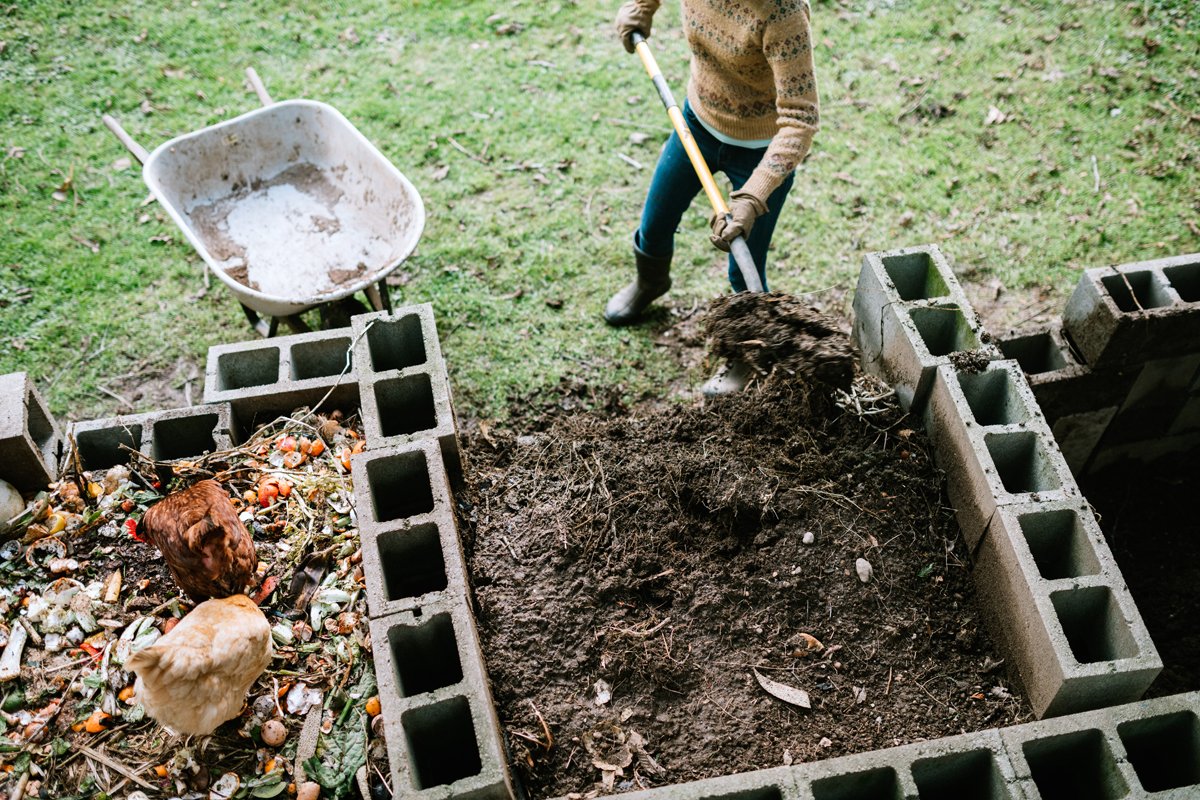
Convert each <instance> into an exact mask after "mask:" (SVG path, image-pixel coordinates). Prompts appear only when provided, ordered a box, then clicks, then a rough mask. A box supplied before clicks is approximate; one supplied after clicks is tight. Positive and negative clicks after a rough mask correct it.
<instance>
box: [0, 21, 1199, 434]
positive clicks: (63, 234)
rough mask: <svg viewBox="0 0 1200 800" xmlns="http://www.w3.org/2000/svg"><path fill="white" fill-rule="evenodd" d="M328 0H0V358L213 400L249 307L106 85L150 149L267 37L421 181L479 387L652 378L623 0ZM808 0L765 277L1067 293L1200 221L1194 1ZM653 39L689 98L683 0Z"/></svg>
mask: <svg viewBox="0 0 1200 800" xmlns="http://www.w3.org/2000/svg"><path fill="white" fill-rule="evenodd" d="M317 5H319V6H320V8H319V9H318V10H313V11H301V10H297V9H296V8H295V4H291V3H279V2H265V1H264V0H256V1H255V2H245V3H236V2H216V0H189V2H178V1H177V0H176V1H172V2H167V3H149V2H137V0H133V2H129V1H128V0H127V1H126V2H120V3H118V2H78V3H69V4H67V3H61V2H54V1H50V0H45V1H39V0H22V2H21V3H19V4H15V5H9V6H6V7H4V8H3V9H0V228H2V230H3V233H2V234H0V237H2V238H0V373H5V372H12V371H19V370H24V371H27V372H29V373H31V374H32V376H33V377H34V379H35V380H36V383H37V385H38V386H39V388H40V389H41V390H42V391H43V392H44V393H45V394H46V395H47V396H48V399H49V402H50V405H51V408H52V410H53V412H54V413H55V414H57V415H59V416H60V418H65V419H81V418H89V417H95V416H99V415H108V414H115V413H122V412H128V411H131V410H134V409H136V410H138V411H147V410H153V409H154V408H155V407H156V406H155V405H154V403H155V402H157V399H156V398H160V396H157V395H155V394H154V393H152V392H147V391H145V390H144V387H145V386H146V385H148V384H152V383H166V384H167V385H169V386H170V387H171V388H172V389H174V390H180V389H182V387H184V386H185V385H186V384H187V383H188V381H189V379H192V384H191V391H192V393H193V397H195V398H197V399H198V398H199V394H200V391H201V384H202V378H201V377H197V376H198V375H202V373H203V363H204V357H205V352H206V349H207V348H208V346H210V345H213V344H218V343H224V342H230V341H237V340H241V339H246V338H250V334H251V332H250V329H249V327H248V326H247V325H246V323H245V320H244V318H243V317H242V314H241V311H240V309H239V308H238V306H237V304H236V303H235V301H234V299H233V295H232V294H230V293H229V292H228V291H227V290H225V288H224V287H223V285H222V284H220V283H219V282H218V281H215V280H214V281H212V282H211V287H208V288H206V285H205V281H204V280H203V272H204V265H203V263H202V261H201V260H200V258H199V257H198V256H197V255H196V253H195V252H194V251H193V250H192V248H191V246H190V245H189V244H188V243H187V242H186V240H185V239H184V238H183V236H182V235H181V234H180V232H179V231H178V230H177V229H176V228H175V227H174V225H173V224H172V223H171V221H170V220H169V219H168V218H167V217H166V215H165V213H164V212H163V211H162V210H161V209H160V208H159V207H158V206H157V205H155V204H152V203H151V204H145V203H143V200H144V199H145V198H146V197H147V190H146V188H145V186H144V184H143V183H142V180H141V177H140V175H139V172H138V168H137V165H136V163H134V164H132V165H131V164H130V163H129V158H128V156H127V154H126V153H125V151H124V149H123V148H122V147H121V146H120V145H119V143H118V142H117V141H116V139H115V138H113V136H112V135H111V134H110V133H109V132H108V131H107V129H106V128H105V127H104V126H103V124H102V123H101V121H100V116H101V114H103V113H111V114H113V115H115V116H117V117H118V118H119V119H120V120H121V121H122V122H123V123H124V125H125V127H126V128H127V129H128V130H129V131H130V133H132V134H133V135H134V136H135V138H137V139H138V140H139V141H140V142H141V143H142V144H143V145H145V146H147V147H150V148H152V147H154V146H156V145H158V144H159V143H161V142H163V141H165V140H166V139H168V138H170V137H173V136H176V135H178V134H181V133H185V132H188V131H191V130H195V129H197V128H200V127H203V126H206V125H209V124H212V123H215V122H217V121H219V120H223V119H227V118H229V117H232V116H234V115H236V114H239V113H241V112H244V111H247V110H250V109H251V108H253V107H255V105H256V103H257V101H256V99H255V96H254V94H253V93H252V92H251V91H250V90H249V89H248V87H247V85H246V83H245V81H244V78H243V70H244V69H245V67H247V66H254V67H255V68H256V69H257V70H258V72H259V73H260V74H261V75H262V77H263V79H264V81H265V82H266V85H267V87H268V89H269V90H270V91H271V93H272V94H273V95H274V96H275V98H276V99H284V98H290V97H308V98H312V99H316V100H322V101H325V102H327V103H329V104H331V105H333V106H334V107H336V108H337V109H338V110H340V111H341V112H342V113H343V114H345V115H346V116H347V117H348V118H349V119H350V120H351V122H353V123H354V124H355V125H356V126H357V127H358V128H359V129H360V130H361V131H362V132H363V133H364V134H365V135H366V136H367V138H369V139H370V140H371V141H372V142H374V143H375V144H376V145H377V146H378V147H379V148H380V149H381V150H382V151H383V152H384V153H385V154H386V155H387V156H388V157H389V158H390V159H391V160H392V161H393V163H395V164H396V166H397V167H398V168H399V169H400V170H401V171H402V172H404V173H405V174H406V175H407V176H408V177H409V178H410V179H411V180H412V181H413V183H414V184H416V186H417V188H418V190H419V191H420V192H421V194H422V196H423V198H424V200H425V204H426V208H427V213H428V215H429V217H428V223H427V226H426V229H425V233H424V236H423V238H422V242H421V245H420V247H419V249H418V252H417V254H416V255H415V256H413V257H412V258H410V259H409V260H408V261H407V262H405V263H404V264H403V265H402V266H401V267H400V268H399V270H397V272H396V273H394V275H395V277H396V278H397V280H398V282H399V283H400V285H397V286H395V287H393V290H392V291H393V297H394V299H396V300H397V301H399V302H425V301H429V302H432V303H433V305H434V308H435V310H436V314H437V318H438V324H439V328H440V333H441V337H442V345H443V349H444V352H445V355H446V359H447V362H448V365H449V369H450V374H451V377H452V380H453V382H454V384H455V391H456V400H457V403H458V405H459V412H460V414H465V415H478V416H487V417H501V416H503V415H504V412H505V408H506V406H507V404H508V403H509V402H510V401H511V400H512V398H514V397H519V396H523V395H526V394H528V393H529V392H531V391H536V390H538V389H540V388H544V387H547V386H551V385H554V384H556V383H558V382H559V380H560V379H561V378H562V377H563V376H573V377H579V378H582V379H584V380H586V381H588V382H593V383H597V382H605V383H611V382H616V383H620V384H622V385H623V386H624V387H625V389H626V391H627V392H628V393H629V394H630V395H631V396H633V397H636V396H640V395H642V394H645V393H648V392H655V391H658V390H659V389H660V387H661V386H662V384H663V383H664V382H665V381H667V380H670V379H672V378H678V377H680V373H681V370H682V369H683V368H682V367H680V366H679V365H678V364H677V363H676V362H675V361H673V360H672V359H671V357H670V356H669V355H668V354H666V353H664V352H662V351H661V349H659V348H656V347H655V345H654V339H655V336H656V333H657V332H658V331H661V329H662V328H663V327H665V326H667V325H669V324H670V322H671V318H670V316H669V315H667V314H660V315H658V316H657V317H656V318H654V320H653V321H652V323H651V324H650V325H648V326H645V327H641V328H634V329H629V330H622V331H615V330H612V329H609V328H607V327H606V326H605V325H604V323H603V322H602V321H601V319H600V310H601V308H602V307H603V304H604V302H605V300H606V299H607V297H608V296H609V295H610V294H611V292H612V291H614V290H615V289H617V288H619V286H621V285H622V284H623V283H624V282H625V281H626V280H627V279H628V277H629V274H630V270H631V263H630V257H629V239H630V235H631V232H632V229H633V227H634V225H635V224H636V219H637V216H638V213H639V211H640V206H641V202H642V199H643V194H644V192H645V189H646V186H647V185H648V182H649V177H650V170H651V169H652V166H653V164H654V161H655V157H656V154H657V151H658V148H659V146H660V144H661V142H662V141H663V140H664V139H665V137H666V135H667V133H668V130H669V128H668V122H667V119H666V116H665V115H664V114H663V113H662V110H661V107H660V106H659V104H658V100H657V97H656V96H655V94H654V91H653V88H652V87H651V85H650V84H649V81H648V80H647V79H646V77H645V74H644V73H643V72H642V71H641V67H640V64H639V63H638V62H637V60H636V58H635V57H633V56H629V55H627V54H626V53H625V52H624V50H623V49H622V48H621V47H620V45H619V44H618V43H617V42H616V40H615V37H614V36H613V34H612V26H611V19H612V17H613V15H614V12H615V10H616V7H617V5H618V2H617V0H608V1H606V2H592V1H591V0H580V2H571V1H570V0H558V1H555V0H552V2H549V3H531V2H522V1H520V0H518V1H517V2H496V1H493V2H477V1H476V0H456V2H444V1H443V0H424V1H423V2H421V1H418V0H390V2H357V3H346V4H342V3H337V4H324V5H322V4H317ZM813 25H814V35H815V39H816V48H815V56H816V63H817V68H818V79H819V87H820V91H821V96H822V117H823V120H822V131H821V133H820V134H819V135H818V138H817V141H816V144H815V147H814V150H813V152H812V154H811V156H810V157H809V159H808V160H807V162H806V163H805V164H804V165H803V166H802V167H801V168H800V170H799V176H798V180H797V182H796V188H795V189H794V190H793V193H792V197H791V200H790V204H791V206H792V207H791V208H788V209H787V210H786V211H785V213H784V216H783V219H782V221H781V223H780V227H779V229H778V232H777V234H776V240H775V249H774V252H773V254H772V260H771V268H770V269H771V278H772V284H773V288H776V289H779V290H783V291H788V292H792V293H796V294H800V293H806V292H814V291H821V290H826V289H829V288H832V287H840V288H842V289H844V290H849V289H852V288H853V285H854V282H855V280H856V277H857V273H858V265H859V262H860V260H861V256H862V254H863V253H864V252H867V251H870V250H878V249H890V248H894V247H898V246H904V245H909V244H918V243H923V242H937V243H939V244H940V245H941V246H942V248H943V249H944V250H945V251H946V252H947V253H948V255H950V257H951V258H952V259H953V261H954V262H955V263H956V269H957V271H958V274H959V275H960V277H962V278H963V280H964V281H967V282H969V283H970V284H972V285H975V286H979V287H990V289H991V290H994V289H995V288H996V287H999V286H1003V287H1005V288H1006V289H1007V290H1008V291H1009V292H1014V293H1016V296H1020V292H1021V291H1023V290H1030V289H1036V290H1038V291H1039V292H1040V293H1041V296H1044V297H1048V298H1049V299H1050V300H1051V301H1054V302H1055V303H1056V308H1061V303H1062V301H1063V300H1065V298H1066V296H1067V295H1068V294H1069V293H1070V291H1071V289H1072V288H1073V286H1074V284H1075V282H1076V279H1077V273H1078V271H1079V270H1080V269H1081V268H1085V267H1090V266H1098V265H1103V264H1108V263H1119V262H1127V261H1136V260H1142V259H1147V258H1154V257H1159V256H1165V255H1174V254H1179V253H1187V252H1195V251H1197V250H1200V169H1198V167H1200V45H1198V43H1200V12H1197V11H1195V10H1194V8H1193V5H1192V3H1190V2H1189V1H1188V0H1177V2H1166V0H1158V1H1157V2H1144V3H1111V2H1083V1H1082V0H1076V1H1075V2H1069V1H1067V2H1063V1H1061V0H1055V1H1054V2H1049V1H1048V2H1027V3H1002V2H995V1H992V0H988V1H986V2H980V3H972V4H963V3H946V2H939V1H938V0H895V2H866V3H858V2H849V1H848V0H847V1H846V2H842V3H834V2H819V1H818V2H815V4H814V8H813ZM651 44H652V45H653V46H654V48H655V52H656V54H657V55H658V59H659V62H660V64H661V65H662V67H663V69H664V72H665V73H666V74H667V77H668V80H669V81H670V83H671V84H672V86H673V87H674V88H675V91H676V94H677V95H678V96H680V97H682V96H683V89H684V84H685V80H686V75H687V62H686V54H687V49H686V44H685V42H684V40H683V38H682V35H681V33H680V30H679V17H678V8H677V5H676V3H674V2H672V0H667V2H665V3H664V8H663V9H662V11H661V12H660V14H659V18H658V19H657V20H656V22H655V28H654V35H653V38H652V40H651ZM635 134H647V135H648V137H640V136H636V135H635ZM637 165H640V167H641V168H639V167H638V166H637ZM706 216H707V214H706V211H705V209H704V208H703V207H702V206H701V204H700V202H697V204H696V205H695V206H694V209H693V213H692V214H691V215H690V216H689V217H688V218H687V219H685V222H684V224H683V226H682V229H681V231H680V235H679V237H678V239H677V251H676V264H677V269H676V271H675V276H676V283H675V286H676V288H675V289H674V290H673V292H672V294H671V296H670V305H671V307H672V308H676V309H684V310H686V309H689V308H691V307H693V306H694V305H697V304H703V303H704V302H706V301H707V299H708V298H710V297H711V296H713V295H714V294H716V293H718V292H721V291H723V290H724V289H725V288H726V284H725V279H724V264H723V261H722V258H721V257H720V255H719V254H718V253H717V252H716V251H715V250H713V249H712V247H711V246H710V245H709V243H708V240H707V236H706V232H707V223H706V221H705V220H706ZM830 296H831V297H837V298H841V297H842V295H841V294H832V295H830ZM838 302H841V300H840V299H839V300H838ZM686 377H688V378H689V379H694V380H697V381H698V380H700V379H702V377H703V376H702V375H701V374H700V373H699V372H697V374H695V375H694V376H686ZM118 397H119V398H123V399H118Z"/></svg>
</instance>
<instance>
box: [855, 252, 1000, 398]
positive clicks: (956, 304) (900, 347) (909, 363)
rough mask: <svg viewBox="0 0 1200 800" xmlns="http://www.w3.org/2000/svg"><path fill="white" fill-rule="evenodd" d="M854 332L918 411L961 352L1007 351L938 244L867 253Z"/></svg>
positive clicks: (988, 354) (866, 365) (876, 371)
mask: <svg viewBox="0 0 1200 800" xmlns="http://www.w3.org/2000/svg"><path fill="white" fill-rule="evenodd" d="M853 338H854V341H855V343H856V344H857V345H858V347H859V349H860V351H861V353H862V365H863V369H864V370H866V371H867V372H869V373H871V374H873V375H877V376H879V377H880V378H882V379H883V380H885V381H887V382H888V383H889V384H891V385H892V387H893V388H894V389H895V390H896V394H897V397H898V398H899V400H900V404H901V406H903V407H904V408H905V409H907V410H910V411H913V412H914V413H919V412H920V411H921V409H922V408H923V406H924V402H925V398H926V396H927V395H928V392H929V389H930V387H931V386H932V382H933V371H934V370H935V369H936V368H937V367H938V366H940V365H942V364H947V363H950V362H951V361H953V360H954V359H955V357H956V356H955V354H958V353H967V352H970V353H972V354H974V355H977V356H978V355H982V356H983V357H984V358H986V359H989V360H990V359H994V358H998V357H999V356H1000V351H999V350H998V349H996V347H995V346H994V345H992V344H990V343H987V341H986V340H988V339H989V338H990V337H989V336H988V335H987V334H986V333H985V332H984V331H983V329H982V324H981V323H980V321H979V317H978V316H977V315H976V314H975V311H974V309H972V308H971V304H970V303H969V302H968V301H967V297H966V294H965V293H964V292H963V291H962V288H961V287H960V286H959V284H958V281H957V279H955V277H954V274H953V273H952V272H951V271H950V269H949V266H948V264H947V263H946V261H945V258H944V257H943V256H942V254H941V251H939V250H938V249H937V247H936V246H934V245H928V246H924V247H917V248H905V249H903V250H894V251H890V252H884V253H868V254H867V255H866V256H865V257H864V258H863V269H862V271H861V272H860V273H859V282H858V288H857V289H856V291H855V296H854V327H853Z"/></svg>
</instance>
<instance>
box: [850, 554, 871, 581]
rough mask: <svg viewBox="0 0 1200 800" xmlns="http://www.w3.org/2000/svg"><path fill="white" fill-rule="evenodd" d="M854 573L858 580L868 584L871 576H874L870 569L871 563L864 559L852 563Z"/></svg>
mask: <svg viewBox="0 0 1200 800" xmlns="http://www.w3.org/2000/svg"><path fill="white" fill-rule="evenodd" d="M854 571H855V572H857V573H858V579H859V580H860V581H862V582H863V583H868V582H869V581H870V580H871V576H872V575H874V574H875V570H873V569H872V568H871V562H870V561H867V560H866V559H865V558H860V559H858V560H857V561H855V562H854Z"/></svg>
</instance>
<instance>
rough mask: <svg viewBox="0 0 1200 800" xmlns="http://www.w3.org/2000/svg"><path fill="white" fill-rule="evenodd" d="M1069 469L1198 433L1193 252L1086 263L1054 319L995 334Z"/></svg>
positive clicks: (1153, 449) (1199, 362)
mask: <svg viewBox="0 0 1200 800" xmlns="http://www.w3.org/2000/svg"><path fill="white" fill-rule="evenodd" d="M998 344H999V347H1000V349H1001V350H1002V351H1003V352H1004V353H1005V354H1006V355H1008V356H1010V357H1012V358H1016V359H1017V360H1018V361H1019V362H1020V363H1021V366H1022V368H1023V369H1024V370H1025V371H1026V373H1027V374H1028V376H1029V381H1030V384H1031V385H1032V386H1033V389H1034V394H1035V395H1036V396H1037V398H1038V402H1039V403H1040V404H1041V406H1042V410H1043V412H1044V414H1045V415H1046V418H1047V419H1048V421H1049V423H1050V425H1051V427H1052V429H1053V431H1054V435H1055V438H1056V440H1057V441H1058V442H1059V446H1060V447H1061V448H1062V450H1063V453H1064V456H1065V457H1066V458H1067V461H1068V463H1069V464H1070V466H1071V469H1072V470H1073V471H1074V472H1075V473H1076V474H1077V475H1084V474H1088V473H1092V472H1096V471H1100V470H1103V469H1105V468H1107V467H1110V466H1114V465H1117V464H1120V463H1124V462H1132V463H1149V462H1152V461H1155V460H1157V459H1159V458H1163V457H1165V456H1168V455H1172V454H1176V453H1180V452H1188V451H1190V450H1192V449H1193V448H1194V447H1195V445H1196V443H1197V440H1198V439H1200V399H1198V398H1200V254H1192V255H1183V256H1176V257H1172V258H1165V259H1158V260H1155V261H1144V262H1138V263H1134V264H1125V265H1121V266H1117V267H1103V268H1097V269H1090V270H1087V271H1086V272H1085V273H1084V274H1083V275H1082V276H1081V277H1080V280H1079V284H1078V285H1077V286H1076V288H1075V291H1074V293H1073V294H1072V296H1071V298H1070V300H1069V301H1068V303H1067V306H1066V308H1065V309H1064V311H1063V317H1062V326H1061V327H1060V326H1058V325H1054V326H1051V327H1049V328H1041V329H1038V330H1035V331H1030V332H1022V333H1014V334H1010V335H1007V336H1005V337H1002V338H1001V339H1000V340H999V341H998Z"/></svg>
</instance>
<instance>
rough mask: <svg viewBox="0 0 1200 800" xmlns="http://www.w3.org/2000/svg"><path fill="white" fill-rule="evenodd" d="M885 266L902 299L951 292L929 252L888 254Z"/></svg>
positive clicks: (917, 298)
mask: <svg viewBox="0 0 1200 800" xmlns="http://www.w3.org/2000/svg"><path fill="white" fill-rule="evenodd" d="M883 268H884V270H886V271H887V275H888V277H889V278H891V279H892V283H894V284H895V285H896V292H897V293H898V294H899V295H900V299H901V300H928V299H930V298H934V297H945V296H947V295H949V294H950V289H949V287H947V286H946V279H945V278H943V277H942V274H941V273H940V272H938V269H937V264H935V263H934V261H933V257H932V256H931V255H929V253H907V254H905V255H902V256H887V257H886V258H884V259H883Z"/></svg>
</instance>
